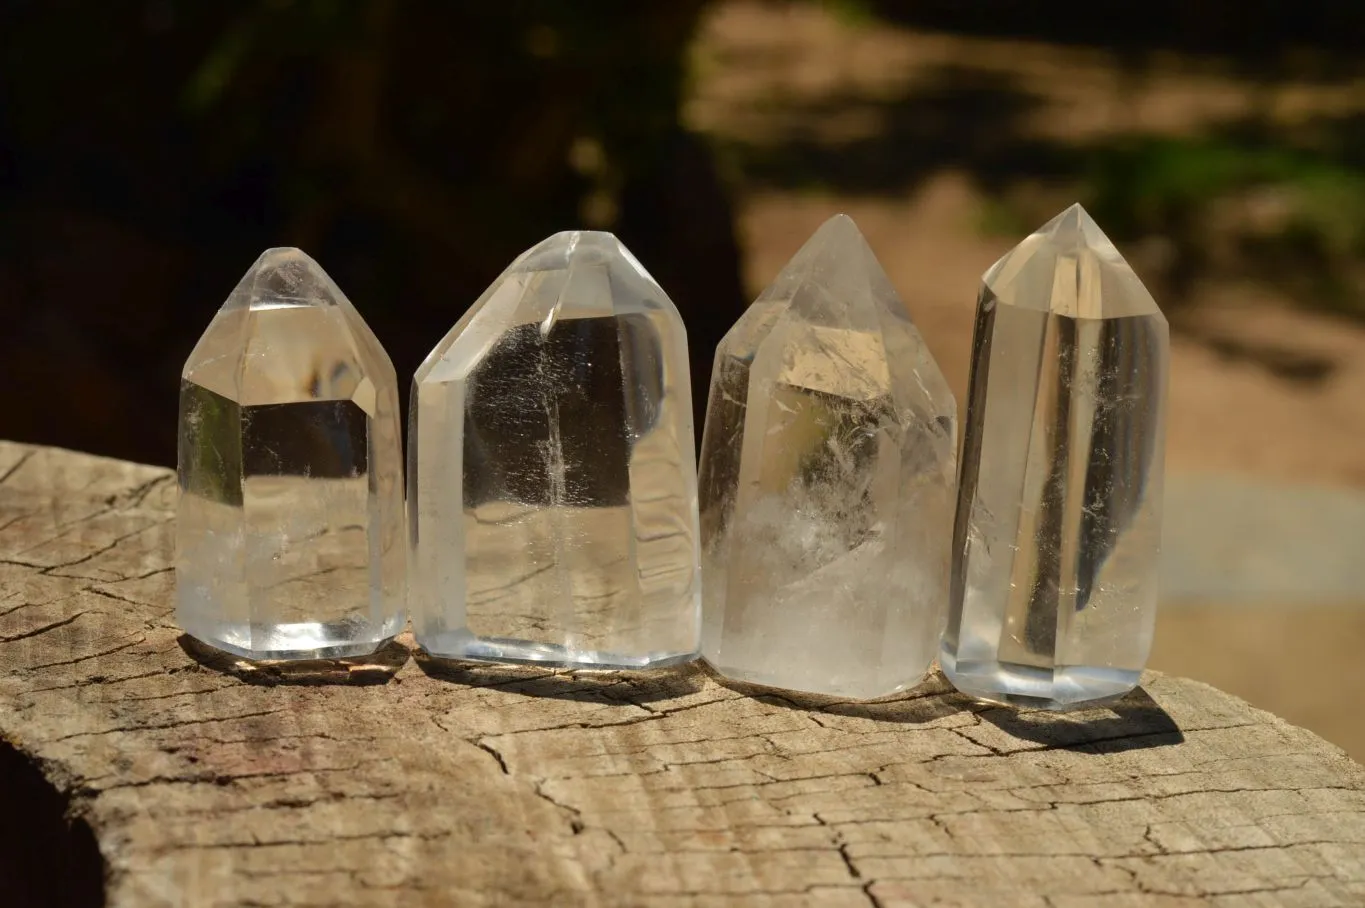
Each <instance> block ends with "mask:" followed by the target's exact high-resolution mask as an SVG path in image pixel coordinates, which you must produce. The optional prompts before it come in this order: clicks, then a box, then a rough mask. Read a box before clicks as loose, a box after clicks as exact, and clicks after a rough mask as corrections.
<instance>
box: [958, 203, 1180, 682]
mask: <svg viewBox="0 0 1365 908" xmlns="http://www.w3.org/2000/svg"><path fill="white" fill-rule="evenodd" d="M1168 356H1169V335H1168V331H1167V326H1166V319H1165V317H1164V316H1162V314H1161V311H1160V310H1159V309H1158V308H1157V305H1156V303H1155V302H1154V301H1153V300H1152V297H1151V295H1150V294H1149V293H1148V292H1147V290H1146V289H1145V288H1144V287H1143V286H1142V283H1141V282H1140V281H1139V280H1138V278H1137V276H1136V275H1135V274H1134V273H1133V270H1132V269H1131V268H1130V267H1129V266H1128V263H1127V262H1125V261H1124V260H1123V258H1122V256H1120V255H1119V253H1118V251H1117V250H1116V249H1115V248H1114V246H1113V244H1112V243H1111V242H1110V241H1109V240H1108V238H1107V237H1105V235H1104V234H1103V233H1102V232H1101V231H1100V229H1099V227H1097V226H1096V225H1095V222H1094V221H1093V220H1091V218H1090V216H1089V215H1088V214H1087V213H1086V212H1085V211H1084V209H1082V208H1081V207H1080V206H1079V205H1075V206H1072V207H1071V208H1069V209H1067V210H1066V211H1065V212H1063V213H1062V214H1060V215H1058V216H1057V217H1056V218H1054V219H1053V220H1052V221H1050V222H1049V223H1047V224H1046V225H1044V226H1043V227H1042V228H1041V229H1039V230H1038V232H1036V233H1034V234H1033V235H1032V236H1030V237H1029V238H1028V239H1026V240H1024V242H1022V243H1020V244H1019V246H1017V247H1016V248H1015V249H1014V250H1013V251H1011V252H1010V253H1009V254H1008V255H1006V256H1005V257H1004V258H1002V259H1001V260H1000V261H998V262H996V264H995V265H994V266H993V267H992V268H991V269H990V270H989V271H987V272H986V275H985V277H984V278H983V285H982V288H981V295H980V300H979V303H978V306H977V316H976V333H975V340H974V342H973V353H972V366H971V390H970V395H969V399H968V404H967V424H966V429H965V433H964V435H965V437H964V444H963V455H962V479H961V487H960V489H959V501H958V511H957V521H956V532H955V538H954V542H953V586H952V610H951V615H950V619H949V623H948V629H947V633H946V634H945V636H944V641H943V651H942V654H941V660H942V663H943V669H944V671H945V673H946V674H947V675H948V677H949V679H950V680H951V681H952V682H953V684H955V685H956V686H957V687H958V689H960V690H962V691H964V692H965V693H968V694H972V695H974V696H978V697H982V698H985V699H989V700H997V701H1003V702H1009V703H1016V704H1021V705H1027V706H1041V707H1052V708H1057V707H1068V706H1075V705H1078V704H1083V703H1088V702H1092V701H1096V700H1103V699H1107V698H1111V697H1115V696H1118V695H1120V694H1123V693H1125V692H1127V691H1128V690H1131V689H1132V688H1133V686H1134V685H1136V684H1137V682H1138V678H1139V675H1140V674H1141V671H1142V668H1143V666H1144V664H1145V663H1146V661H1147V655H1148V652H1149V650H1150V649H1151V644H1152V631H1153V625H1154V622H1155V618H1156V604H1157V554H1158V549H1159V544H1160V530H1161V480H1162V464H1163V458H1164V436H1165V418H1166V386H1167V359H1168Z"/></svg>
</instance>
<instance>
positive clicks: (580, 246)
mask: <svg viewBox="0 0 1365 908" xmlns="http://www.w3.org/2000/svg"><path fill="white" fill-rule="evenodd" d="M620 263H624V264H626V265H627V266H628V267H629V268H630V269H631V270H633V271H635V272H637V273H638V274H639V275H640V276H641V277H644V278H646V279H648V280H650V281H653V280H654V279H653V278H651V277H650V276H649V272H647V271H645V268H644V266H643V265H641V264H640V261H639V259H637V258H635V256H634V255H632V254H631V251H630V250H629V249H627V248H626V244H625V243H622V242H621V241H620V240H619V239H617V237H616V234H614V233H609V232H607V231H605V230H561V231H560V232H559V233H556V234H554V235H553V236H550V237H547V238H546V239H544V240H541V241H540V242H539V243H537V244H536V245H534V246H532V247H531V248H530V249H528V250H526V251H525V252H524V253H522V254H521V257H520V258H518V259H517V260H516V261H515V262H513V263H512V267H511V269H510V270H511V271H513V272H532V271H558V270H561V269H564V268H568V267H569V266H570V265H571V264H572V265H608V266H611V265H614V264H620Z"/></svg>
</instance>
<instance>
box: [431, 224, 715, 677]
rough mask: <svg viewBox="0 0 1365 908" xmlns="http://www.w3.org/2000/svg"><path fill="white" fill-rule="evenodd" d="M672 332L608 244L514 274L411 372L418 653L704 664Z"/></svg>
mask: <svg viewBox="0 0 1365 908" xmlns="http://www.w3.org/2000/svg"><path fill="white" fill-rule="evenodd" d="M690 414H691V400H690V392H689V387H688V376H687V353H686V340H685V336H684V333H683V328H682V324H681V319H680V318H679V316H678V314H677V311H676V310H675V309H674V308H673V306H672V304H671V303H670V302H669V301H668V299H667V297H666V296H664V294H663V291H662V290H660V289H659V287H658V285H657V284H655V283H654V282H653V280H652V279H651V278H650V277H649V276H648V274H646V273H645V271H644V269H643V268H641V267H640V265H639V263H638V262H636V261H635V260H634V259H633V258H632V257H631V256H630V255H629V253H628V252H626V251H625V249H624V248H623V247H621V245H620V244H619V242H618V241H617V240H616V239H615V238H614V237H612V236H611V235H610V234H601V233H591V232H571V233H565V234H558V235H556V236H554V237H552V238H550V239H549V240H547V241H546V242H544V243H542V244H541V245H540V246H537V247H536V248H534V249H532V250H531V251H530V252H528V253H527V254H526V255H524V256H522V257H521V258H520V259H518V260H517V262H515V263H514V264H513V265H512V266H511V267H510V268H509V269H508V271H507V272H506V273H505V274H504V275H503V276H502V277H500V278H499V279H498V281H497V282H495V283H494V284H493V286H492V287H490V288H489V290H488V292H487V293H485V294H484V296H483V297H482V298H481V299H480V300H479V302H477V303H476V304H475V306H474V308H473V309H471V310H470V312H469V313H468V314H467V315H466V316H465V317H464V318H463V319H461V321H460V323H459V324H458V325H456V327H455V328H454V329H453V330H452V332H451V333H450V334H449V335H447V337H446V338H445V339H444V340H443V341H442V342H441V344H440V345H438V346H437V348H436V349H435V350H434V351H433V352H432V354H431V356H429V357H428V359H427V360H426V362H425V363H424V364H423V365H422V368H421V369H419V370H418V373H417V376H416V379H415V381H414V386H413V410H412V426H411V432H410V439H411V440H410V457H411V468H410V471H409V476H410V482H411V490H410V496H409V498H410V502H411V505H412V521H413V529H412V540H413V559H414V575H413V587H412V605H413V622H414V632H415V634H416V637H417V642H418V643H419V645H421V646H422V647H423V648H424V649H426V650H427V651H428V652H430V653H432V654H434V655H437V656H443V657H453V658H464V659H479V660H491V661H499V662H528V663H535V664H540V665H557V666H567V667H575V668H600V669H607V668H643V667H658V666H663V665H670V664H676V663H678V662H684V661H687V660H690V659H692V658H694V657H695V655H696V652H697V647H698V635H699V591H698V586H699V584H698V577H697V528H696V480H695V460H694V455H693V447H692V446H693V441H692V438H693V435H692V425H691V416H690Z"/></svg>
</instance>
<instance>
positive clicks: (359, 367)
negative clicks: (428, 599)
mask: <svg viewBox="0 0 1365 908" xmlns="http://www.w3.org/2000/svg"><path fill="white" fill-rule="evenodd" d="M398 420H399V417H398V380H397V376H396V375H395V373H394V370H393V364H392V363H390V362H389V358H388V355H387V354H385V352H384V350H383V348H382V347H381V346H380V345H379V342H378V341H377V340H376V339H375V337H374V335H373V334H372V333H371V332H370V329H369V327H368V326H367V325H366V324H365V322H364V321H363V320H362V319H361V318H360V315H359V314H358V313H357V312H356V311H355V309H354V308H353V307H352V306H351V304H350V302H348V301H347V299H346V297H345V296H343V295H342V293H341V291H340V290H339V289H337V286H336V285H335V284H334V283H332V280H331V278H329V277H328V276H327V275H326V273H324V272H323V270H322V268H320V267H319V266H318V264H317V263H316V262H314V261H313V260H312V259H311V258H309V257H308V256H307V255H305V254H304V253H303V252H301V251H300V250H298V249H269V250H266V252H265V253H264V254H262V255H261V257H260V258H259V259H257V260H256V264H254V265H253V266H252V267H251V270H250V271H248V272H247V274H246V276H245V277H244V278H242V280H241V282H240V283H239V284H238V285H237V288H236V289H235V290H233V291H232V295H231V296H229V297H228V299H227V302H226V303H224V304H223V307H222V308H221V309H220V310H219V311H218V314H217V315H216V316H214V319H213V321H212V322H211V323H210V324H209V327H208V329H207V330H206V331H205V332H204V335H203V337H201V338H200V339H199V343H198V345H197V346H195V348H194V352H193V353H191V354H190V358H189V361H188V362H187V363H186V364H185V369H184V372H183V374H182V377H181V381H180V439H179V476H180V501H179V506H178V511H177V515H176V545H177V556H176V619H177V620H178V621H179V623H180V626H181V627H182V628H184V629H185V630H186V631H187V632H188V633H190V634H191V635H192V636H194V637H197V638H199V639H200V640H202V641H204V642H206V643H209V644H211V645H213V646H215V647H218V648H220V649H223V650H226V651H228V652H230V653H233V654H235V655H238V656H243V657H246V658H249V659H261V660H269V659H310V658H335V657H342V656H355V655H364V654H368V653H372V652H374V651H375V650H376V649H378V648H379V647H380V646H382V645H383V644H384V643H385V642H387V641H388V640H390V639H392V638H393V637H394V635H396V634H397V633H398V632H399V631H400V630H401V629H402V624H403V620H404V603H403V591H404V568H405V563H404V562H405V560H406V539H405V535H404V524H403V466H402V453H401V450H400V445H401V440H400V437H399V429H400V423H399V421H398Z"/></svg>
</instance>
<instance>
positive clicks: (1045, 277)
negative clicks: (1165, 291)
mask: <svg viewBox="0 0 1365 908" xmlns="http://www.w3.org/2000/svg"><path fill="white" fill-rule="evenodd" d="M982 283H983V284H984V285H985V289H986V290H988V291H989V292H990V293H991V294H992V296H993V297H994V299H995V301H996V302H998V303H1000V304H1002V305H1009V306H1020V307H1023V308H1030V309H1041V310H1043V311H1047V312H1051V313H1054V314H1056V315H1064V316H1068V317H1071V318H1125V317H1129V316H1140V315H1160V314H1161V310H1160V308H1159V307H1158V306H1157V304H1156V301H1155V300H1154V299H1152V295H1151V294H1150V293H1148V292H1147V288H1146V287H1144V286H1143V285H1142V281H1140V280H1139V279H1138V277H1137V275H1136V274H1134V273H1133V269H1132V267H1131V266H1130V265H1129V264H1128V262H1127V261H1126V260H1125V259H1124V258H1123V256H1122V255H1120V254H1119V251H1118V249H1117V248H1116V247H1115V246H1114V244H1113V243H1112V242H1110V240H1109V237H1107V236H1105V234H1104V231H1102V230H1100V228H1099V225H1098V224H1096V223H1095V221H1094V219H1093V218H1091V217H1090V214H1089V213H1088V212H1087V211H1086V210H1085V209H1084V208H1083V207H1081V205H1080V204H1079V203H1077V204H1074V205H1072V206H1071V207H1070V208H1067V209H1066V210H1065V211H1063V212H1062V213H1061V214H1059V215H1057V216H1056V217H1054V218H1053V219H1052V220H1050V221H1048V222H1047V223H1046V224H1044V225H1043V226H1042V227H1040V228H1038V230H1037V231H1035V232H1034V233H1033V234H1032V235H1031V236H1029V237H1027V238H1026V239H1025V240H1024V241H1023V242H1021V243H1020V244H1019V245H1018V246H1016V247H1014V248H1013V249H1012V250H1010V251H1009V252H1007V253H1006V254H1005V255H1004V256H1003V257H1002V258H1001V259H1000V260H999V261H998V262H996V263H995V264H994V265H992V266H991V267H990V269H988V270H987V271H986V273H985V275H984V276H983V278H982ZM1021 288H1027V292H1024V291H1022V290H1021Z"/></svg>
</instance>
